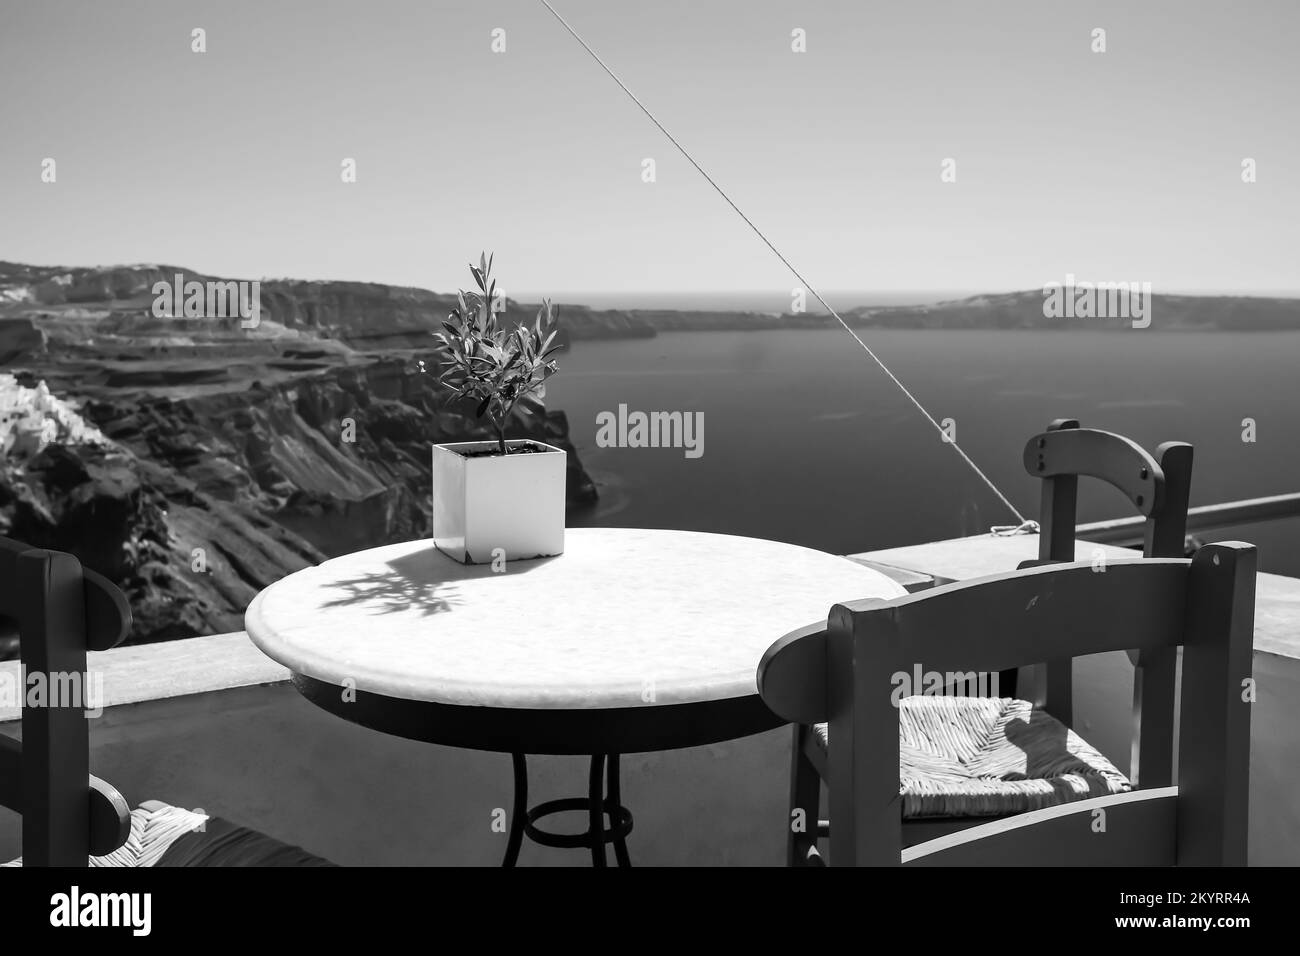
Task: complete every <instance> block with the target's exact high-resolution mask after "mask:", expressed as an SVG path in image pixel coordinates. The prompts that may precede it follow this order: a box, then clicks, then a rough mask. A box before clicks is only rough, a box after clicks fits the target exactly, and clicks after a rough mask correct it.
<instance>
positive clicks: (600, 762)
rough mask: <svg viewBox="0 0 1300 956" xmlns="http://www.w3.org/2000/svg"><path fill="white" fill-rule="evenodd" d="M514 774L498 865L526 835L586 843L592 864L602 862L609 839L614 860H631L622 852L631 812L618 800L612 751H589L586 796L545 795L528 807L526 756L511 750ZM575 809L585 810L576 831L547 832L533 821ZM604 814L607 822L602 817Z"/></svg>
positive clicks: (559, 843)
mask: <svg viewBox="0 0 1300 956" xmlns="http://www.w3.org/2000/svg"><path fill="white" fill-rule="evenodd" d="M510 756H511V760H512V761H513V764H514V775H515V803H514V809H513V811H512V812H511V814H510V835H509V837H508V839H507V842H506V855H505V858H504V859H503V860H502V861H501V865H502V866H514V865H515V864H516V863H517V862H518V861H519V850H520V848H521V847H522V846H523V842H524V836H525V835H527V836H528V838H529V839H530V840H532V841H533V842H534V843H540V844H541V845H542V846H553V847H561V848H564V849H576V848H578V847H590V849H591V864H592V866H605V865H606V860H605V844H606V843H612V844H614V857H615V859H616V860H617V861H618V865H619V866H631V865H632V861H631V859H630V858H629V857H628V853H627V835H628V834H629V833H631V832H632V814H631V812H630V811H629V810H628V809H627V807H625V806H623V805H622V804H621V803H620V802H619V786H618V783H619V781H618V754H592V757H591V775H590V778H589V783H588V788H587V796H586V797H585V798H584V797H570V798H568V799H565V800H548V801H547V802H546V803H539V804H538V805H537V806H535V807H533V808H532V809H529V807H528V760H527V758H526V757H525V756H524V755H523V754H520V753H516V754H511V755H510ZM576 810H581V811H585V812H586V813H587V815H588V823H587V829H586V830H584V831H583V832H581V833H551V832H549V831H547V830H543V829H541V828H540V827H538V826H537V821H538V820H540V819H542V818H543V817H548V816H550V815H551V814H554V813H568V812H572V811H576ZM606 815H608V817H609V826H606V825H605V817H606Z"/></svg>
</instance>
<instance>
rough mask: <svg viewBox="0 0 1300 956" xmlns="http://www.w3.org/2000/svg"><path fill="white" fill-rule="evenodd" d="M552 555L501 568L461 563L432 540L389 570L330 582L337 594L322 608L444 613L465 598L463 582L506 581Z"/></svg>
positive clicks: (391, 564) (389, 564) (394, 562)
mask: <svg viewBox="0 0 1300 956" xmlns="http://www.w3.org/2000/svg"><path fill="white" fill-rule="evenodd" d="M553 560H555V558H554V557H551V558H535V559H532V560H528V561H512V562H509V564H508V565H507V566H506V568H505V569H504V570H495V571H494V570H493V566H492V565H491V564H461V563H460V562H458V561H455V560H453V559H452V558H449V557H448V556H447V555H445V554H443V553H442V552H441V551H439V550H438V549H437V548H436V547H434V545H433V543H432V542H430V543H429V544H428V546H427V547H424V548H421V549H419V550H418V551H411V552H409V553H407V554H404V555H402V556H401V557H399V558H394V559H393V560H391V561H388V562H386V567H387V569H388V570H374V571H368V572H366V573H363V574H358V575H355V576H353V577H348V578H342V579H339V580H335V581H331V582H330V584H329V587H330V588H331V590H333V591H336V592H337V593H336V594H335V595H334V596H333V597H332V598H330V599H329V600H327V601H325V602H324V604H323V605H322V607H326V608H331V607H354V606H364V607H371V608H374V609H375V610H377V611H378V612H379V613H385V614H388V613H394V614H395V613H410V612H417V613H419V614H420V615H421V616H423V617H430V616H432V615H435V614H446V613H449V612H451V611H453V610H454V609H455V608H456V607H458V606H462V605H463V604H464V603H465V595H464V593H463V592H462V587H461V586H462V585H463V584H464V583H466V582H468V581H477V580H505V579H508V578H510V577H512V576H513V575H517V574H523V573H526V572H527V571H530V570H532V569H534V568H536V567H538V566H540V565H542V564H545V563H549V562H550V561H553Z"/></svg>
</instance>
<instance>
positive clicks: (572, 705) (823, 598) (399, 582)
mask: <svg viewBox="0 0 1300 956" xmlns="http://www.w3.org/2000/svg"><path fill="white" fill-rule="evenodd" d="M903 593H904V591H903V589H902V588H901V587H900V586H899V585H898V584H896V583H895V582H894V581H892V580H890V579H889V578H887V577H885V576H884V575H883V574H880V573H879V572H877V571H874V570H872V569H870V568H866V567H864V566H862V565H859V564H856V563H855V562H853V561H850V560H848V559H847V558H842V557H837V556H835V555H830V554H825V553H823V552H820V551H813V550H810V549H808V548H801V547H796V546H794V545H789V544H782V543H779V542H775V541H764V540H760V539H756V538H742V537H734V536H731V535H719V534H703V533H697V532H687V531H652V530H640V529H603V528H602V529H595V528H583V529H569V530H568V531H567V532H566V535H565V551H564V554H562V555H559V556H557V557H553V558H541V559H535V560H531V561H517V562H511V563H509V564H507V565H506V566H505V567H503V568H495V569H494V567H493V566H492V565H470V566H466V565H462V564H459V563H457V562H456V561H453V560H452V559H451V558H448V557H447V556H446V555H444V554H442V552H440V551H438V550H437V549H435V548H434V547H433V545H432V543H430V542H427V541H414V542H409V543H406V544H397V545H391V546H388V547H383V548H375V549H373V550H370V551H362V552H359V553H357V554H351V555H347V556H345V557H341V558H335V559H334V560H331V561H326V562H325V563H323V564H321V565H319V566H318V567H314V568H308V569H306V570H303V571H299V572H297V573H296V574H292V575H290V576H288V577H287V578H285V579H284V580H282V581H279V582H277V583H276V584H274V585H272V586H271V587H269V588H267V589H266V590H264V591H263V592H262V593H261V594H259V595H258V596H257V597H256V598H255V599H254V600H253V603H252V604H251V605H250V606H249V608H248V613H247V615H246V618H245V621H246V625H245V626H246V627H247V630H248V635H249V637H250V638H251V639H252V641H253V643H254V644H256V645H257V646H258V647H259V648H261V650H262V651H263V652H264V653H266V654H267V655H268V656H269V657H271V658H272V659H274V660H276V661H278V662H279V663H281V664H284V665H285V666H286V667H288V668H289V670H290V671H291V672H292V674H293V680H294V684H295V686H297V688H298V689H299V691H300V692H301V693H302V694H303V695H304V696H305V697H307V698H308V699H309V700H311V701H312V702H313V703H315V704H317V705H318V706H320V707H322V708H324V709H326V710H328V711H330V712H331V713H334V714H337V715H338V716H340V717H343V718H345V719H347V720H350V721H353V722H355V723H358V724H362V725H364V726H367V727H371V728H373V729H376V730H380V731H383V732H386V733H391V734H397V735H400V736H404V737H410V738H413V739H417V740H424V741H429V742H432V743H439V744H447V745H451V746H457V747H469V748H473V749H478V750H494V751H500V752H503V753H510V754H512V755H513V757H514V763H515V778H516V787H515V813H514V814H513V815H512V817H511V834H510V840H509V841H508V849H507V854H506V862H507V863H513V862H514V861H515V859H516V858H517V856H518V852H519V844H520V841H521V839H522V836H523V834H524V833H525V832H527V834H528V835H529V836H531V837H533V838H534V839H535V840H537V841H538V842H542V843H546V844H547V845H552V846H590V847H591V849H592V855H593V861H594V862H596V863H598V864H599V863H603V861H604V844H605V843H606V842H612V843H614V845H615V850H616V851H617V853H618V858H619V862H621V863H625V862H626V855H627V853H626V845H625V843H624V839H623V838H624V837H625V836H626V833H627V832H628V831H630V829H631V816H630V814H628V813H627V811H626V809H625V808H623V807H621V806H620V805H619V803H618V800H619V797H618V755H619V754H624V753H636V752H642V751H648V750H668V749H673V748H677V747H691V746H698V745H702V744H708V743H715V742H717V741H720V740H730V739H734V738H737V737H743V736H747V735H749V734H753V733H758V732H760V731H764V730H768V729H771V728H773V727H776V726H779V725H780V724H781V723H782V721H780V720H779V719H778V718H777V717H776V716H775V715H773V714H772V713H771V712H770V711H768V710H767V708H766V707H765V706H764V705H763V703H762V701H761V700H760V699H759V697H758V688H757V684H756V672H757V668H758V662H759V659H760V658H761V657H762V655H763V652H764V651H765V650H767V648H768V646H769V645H770V644H772V642H773V641H775V640H777V639H778V638H780V637H781V636H782V635H784V634H786V633H788V632H789V631H792V630H794V629H796V628H798V627H802V626H804V625H807V624H810V623H813V622H816V621H824V620H825V619H826V614H827V612H828V611H829V610H830V608H831V606H832V605H833V604H836V603H839V602H842V601H849V600H855V599H859V598H871V597H876V598H886V599H888V598H893V597H898V596H901V595H902V594H903ZM525 754H584V755H585V754H591V755H594V756H593V757H592V772H591V790H590V793H589V795H588V798H587V799H585V800H583V799H576V800H564V801H551V802H550V803H549V804H543V805H541V806H539V807H536V808H534V809H532V810H528V809H527V806H526V800H527V773H526V764H525V758H524V755H525ZM606 771H607V773H608V784H607V786H608V793H601V792H600V791H601V786H602V785H601V778H602V776H603V775H604V773H605V772H606ZM575 809H585V810H587V811H588V812H589V813H590V815H591V818H592V826H591V829H590V830H589V831H588V833H586V834H577V835H572V836H570V835H562V834H552V833H547V832H544V831H541V830H539V829H537V828H536V827H535V826H533V824H534V822H535V820H536V819H538V818H540V817H541V816H545V815H547V814H549V813H553V812H558V811H560V810H575ZM605 813H608V814H609V816H610V820H611V825H610V827H609V828H605V827H604V822H603V814H605ZM593 834H594V835H593Z"/></svg>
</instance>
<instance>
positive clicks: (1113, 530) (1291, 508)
mask: <svg viewBox="0 0 1300 956" xmlns="http://www.w3.org/2000/svg"><path fill="white" fill-rule="evenodd" d="M1296 517H1300V492H1292V493H1290V494H1284V495H1270V496H1268V497H1265V498H1246V499H1243V500H1241V501H1222V502H1219V503H1218V504H1213V505H1200V506H1199V507H1196V508H1189V509H1188V510H1187V533H1188V534H1191V533H1193V532H1196V531H1216V530H1220V529H1222V528H1232V527H1236V526H1237V525H1243V524H1256V523H1259V522H1262V521H1276V520H1279V519H1283V518H1296ZM1145 522H1146V519H1145V518H1144V517H1143V516H1141V515H1136V516H1134V517H1131V518H1111V519H1109V520H1107V521H1094V522H1091V523H1090V524H1081V525H1079V526H1078V527H1077V528H1076V529H1075V532H1076V534H1077V536H1078V537H1080V538H1082V539H1084V540H1085V541H1096V542H1097V543H1098V544H1114V545H1120V546H1121V547H1131V546H1134V545H1137V546H1140V545H1141V544H1142V530H1143V526H1144V524H1145Z"/></svg>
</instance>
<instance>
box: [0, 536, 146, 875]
mask: <svg viewBox="0 0 1300 956" xmlns="http://www.w3.org/2000/svg"><path fill="white" fill-rule="evenodd" d="M130 627H131V610H130V607H129V606H128V604H127V602H126V599H125V598H124V597H123V596H122V593H121V592H120V591H119V590H118V589H117V588H116V587H115V586H114V585H113V584H112V583H110V582H109V581H107V580H105V579H104V578H103V577H101V576H100V575H98V574H96V573H94V572H93V571H87V570H85V569H84V568H82V566H81V563H80V562H79V561H78V560H77V559H76V558H75V557H73V556H72V555H70V554H64V553H62V552H59V551H44V550H40V549H36V548H29V547H27V546H26V545H24V544H21V543H19V542H17V541H11V540H9V539H8V538H0V630H5V629H13V630H16V631H17V632H18V643H19V651H20V655H21V673H22V675H23V681H22V686H21V692H22V697H23V707H22V731H23V737H22V741H21V742H19V741H17V740H14V739H13V738H11V737H8V736H4V735H0V806H5V807H8V808H9V809H11V810H15V811H17V812H18V813H21V814H22V817H23V827H22V846H23V863H24V865H26V866H86V865H87V863H88V861H89V858H90V856H92V855H94V856H101V855H104V854H106V853H111V852H112V851H113V850H116V849H117V848H118V847H120V846H121V845H122V844H123V843H125V842H126V839H127V836H128V835H129V834H130V819H131V814H130V808H129V807H128V806H127V803H126V801H125V800H124V799H123V798H122V795H121V794H120V793H118V792H117V791H116V790H115V789H114V788H113V787H111V786H109V785H108V784H106V783H104V782H103V781H102V780H99V779H98V778H96V777H92V776H91V775H90V735H89V728H88V725H87V722H86V709H87V708H88V707H89V706H91V704H92V702H91V701H90V700H89V699H88V697H89V693H90V682H89V680H88V675H87V673H86V651H87V650H107V649H108V648H110V647H113V646H115V645H116V644H118V643H119V642H120V641H121V640H122V639H123V638H124V637H125V636H126V634H127V632H128V631H129V630H130Z"/></svg>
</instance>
